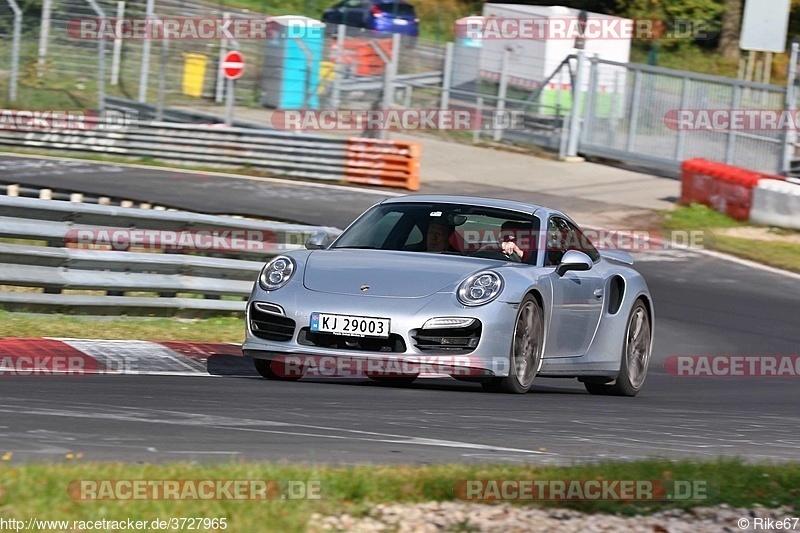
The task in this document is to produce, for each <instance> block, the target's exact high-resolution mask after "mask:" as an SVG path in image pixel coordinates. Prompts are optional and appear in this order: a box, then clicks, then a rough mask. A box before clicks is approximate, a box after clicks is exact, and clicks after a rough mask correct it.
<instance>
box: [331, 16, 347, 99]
mask: <svg viewBox="0 0 800 533" xmlns="http://www.w3.org/2000/svg"><path fill="white" fill-rule="evenodd" d="M346 40H347V26H345V25H344V24H339V25H338V26H337V27H336V55H334V56H333V87H332V88H331V104H330V105H331V107H332V108H334V109H339V104H340V103H341V98H342V97H341V89H340V87H339V83H341V82H340V80H339V77H340V76H341V70H340V67H341V64H342V55H343V54H344V43H345V41H346Z"/></svg>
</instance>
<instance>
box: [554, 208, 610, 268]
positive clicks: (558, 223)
mask: <svg viewBox="0 0 800 533" xmlns="http://www.w3.org/2000/svg"><path fill="white" fill-rule="evenodd" d="M568 250H578V251H580V252H583V253H585V254H586V255H588V256H589V258H591V260H592V261H597V260H598V259H600V253H599V252H598V251H597V249H596V248H595V247H594V246H593V245H592V243H591V242H589V239H588V238H586V236H585V235H584V234H583V233H582V232H581V230H580V229H578V227H577V226H575V225H574V224H572V223H571V222H568V221H566V220H564V219H563V218H561V217H550V220H548V221H547V253H546V254H545V266H556V265H558V264H559V263H560V262H561V258H562V257H563V256H564V253H565V252H567V251H568Z"/></svg>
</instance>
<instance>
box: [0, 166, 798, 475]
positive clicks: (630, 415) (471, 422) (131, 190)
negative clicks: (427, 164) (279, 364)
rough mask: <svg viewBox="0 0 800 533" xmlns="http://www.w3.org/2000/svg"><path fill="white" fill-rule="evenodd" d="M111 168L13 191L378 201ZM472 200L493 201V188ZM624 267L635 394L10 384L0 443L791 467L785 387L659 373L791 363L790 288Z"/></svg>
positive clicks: (152, 381)
mask: <svg viewBox="0 0 800 533" xmlns="http://www.w3.org/2000/svg"><path fill="white" fill-rule="evenodd" d="M10 159H14V160H15V161H25V160H20V159H19V158H3V157H0V167H1V166H2V165H3V164H5V163H7V162H8V160H10ZM15 164H18V163H15ZM81 165H93V164H91V163H85V164H81ZM103 166H109V165H103ZM117 169H118V170H114V171H104V172H88V171H86V169H82V168H75V166H72V164H70V165H57V164H54V165H52V166H51V167H42V166H40V167H35V165H33V164H32V165H31V166H30V168H29V173H28V174H26V172H25V171H24V170H22V169H19V168H18V169H17V171H16V172H14V179H15V181H17V182H18V183H26V184H35V185H40V186H45V185H48V186H52V187H54V188H59V189H70V188H72V189H73V190H77V191H81V192H86V193H96V194H106V195H113V196H117V197H126V198H132V199H135V198H136V191H141V190H148V191H150V192H152V191H157V192H158V194H159V195H160V196H161V197H162V198H170V199H171V200H170V201H168V200H167V199H164V200H162V202H163V203H164V204H166V205H171V206H175V207H179V206H182V207H185V208H189V209H196V210H207V211H210V212H214V211H216V212H226V213H234V212H236V213H239V214H252V215H261V216H265V215H272V216H275V217H278V218H285V219H287V220H299V221H305V222H310V223H320V224H330V225H337V226H340V227H341V226H343V225H345V224H346V223H347V222H349V220H350V219H352V217H353V216H355V215H356V214H358V213H360V212H361V211H362V210H363V208H364V207H365V206H367V205H370V204H371V203H374V202H375V201H377V200H378V199H380V197H381V193H378V194H374V193H366V192H360V191H359V190H356V189H330V188H325V189H321V188H320V189H314V188H312V187H309V186H304V185H285V184H279V185H276V184H271V183H269V182H258V183H254V182H250V181H246V180H235V179H231V180H228V181H227V182H226V181H225V179H224V178H211V177H208V176H203V175H197V176H193V175H191V174H173V175H170V173H168V172H162V171H155V170H153V171H144V172H143V171H138V170H133V169H122V170H119V167H117ZM53 172H58V173H59V174H53ZM29 174H30V175H29ZM5 179H8V178H5ZM256 189H257V190H258V191H259V193H258V194H257V195H256V194H255V193H253V191H254V190H256ZM210 190H212V191H213V194H210V193H209V191H210ZM423 192H431V191H423ZM470 192H472V193H475V194H480V193H481V191H480V190H472V191H470ZM483 192H484V194H487V195H494V196H497V195H498V194H492V192H495V193H496V192H497V191H496V189H495V188H492V189H491V192H490V189H489V188H487V189H486V190H485V191H483ZM124 193H127V194H124ZM139 194H141V193H139ZM516 195H517V197H520V196H521V195H520V194H519V192H516ZM531 196H532V197H533V195H531ZM532 197H531V198H528V199H529V200H530V199H533V198H532ZM537 198H539V200H538V201H544V200H542V199H541V197H539V196H537ZM142 200H143V201H148V200H149V201H155V200H156V199H154V198H142ZM172 200H174V201H172ZM178 201H180V202H181V203H180V205H178V204H177V203H176V202H178ZM562 201H564V200H563V199H562ZM232 206H236V209H235V210H231V207H232ZM565 209H566V208H565ZM636 267H637V268H638V269H639V270H640V271H641V272H642V273H643V274H644V276H645V278H646V279H647V281H648V283H649V285H650V289H651V291H652V294H653V298H654V301H655V306H656V327H655V344H654V352H653V359H652V360H651V365H650V371H649V375H648V378H647V384H646V385H645V388H644V391H643V392H642V393H641V394H640V395H639V396H637V397H636V398H613V397H596V396H590V395H588V394H587V393H585V392H584V389H583V387H582V386H581V385H579V384H578V383H577V382H576V381H573V380H555V379H539V380H537V382H536V384H535V386H534V389H533V391H532V392H531V393H529V394H527V395H525V396H510V395H498V394H488V393H484V392H482V390H481V389H480V387H479V386H477V385H473V384H467V383H461V382H457V381H453V380H447V379H426V380H418V381H417V382H416V383H415V384H413V385H411V386H409V387H404V388H400V387H391V386H386V385H380V384H374V383H372V382H370V381H366V380H357V379H350V380H332V379H311V380H303V381H301V382H299V383H279V382H268V381H265V380H261V379H257V378H253V377H236V376H221V377H220V376H215V377H200V376H194V377H188V376H187V377H182V376H136V375H127V376H95V377H81V378H75V377H46V378H45V377H40V378H22V377H19V378H9V379H3V380H2V386H0V413H2V414H0V448H2V449H8V450H14V451H15V457H17V458H20V459H22V460H47V459H50V458H53V459H55V458H61V457H63V454H65V453H70V452H81V453H83V454H84V457H85V459H88V460H122V461H142V460H144V461H165V460H188V459H203V460H217V459H219V460H225V459H231V458H248V459H269V460H291V461H297V460H299V461H303V460H307V461H313V462H332V463H343V464H353V463H365V462H368V463H432V462H446V461H484V462H486V461H490V462H495V461H512V462H537V463H571V462H574V461H587V460H602V459H628V458H638V457H648V456H665V457H676V458H677V457H698V458H700V457H702V458H713V457H717V456H729V457H730V456H740V457H744V458H747V459H748V460H762V459H763V460H788V459H794V460H796V459H798V451H797V450H798V449H800V410H798V408H797V405H798V399H800V392H798V383H799V382H798V376H794V377H780V378H777V377H772V378H770V377H761V378H698V377H675V376H671V375H669V374H668V373H667V372H666V371H665V370H664V362H665V360H666V359H667V358H668V357H670V356H673V355H749V356H781V355H794V356H796V355H800V349H798V347H800V327H799V326H800V278H799V277H792V276H787V275H782V274H777V273H773V272H769V271H765V270H761V269H754V268H751V267H748V266H745V265H742V264H739V263H736V262H732V261H728V260H724V259H720V258H718V257H714V256H711V255H708V254H705V253H701V252H698V251H676V250H666V251H661V252H652V253H648V254H647V255H639V256H637V264H636Z"/></svg>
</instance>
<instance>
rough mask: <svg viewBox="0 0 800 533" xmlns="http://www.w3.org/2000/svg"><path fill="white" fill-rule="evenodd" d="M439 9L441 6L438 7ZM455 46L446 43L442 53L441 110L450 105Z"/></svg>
mask: <svg viewBox="0 0 800 533" xmlns="http://www.w3.org/2000/svg"><path fill="white" fill-rule="evenodd" d="M439 8H440V9H441V6H439ZM454 48H455V44H453V43H447V46H446V48H445V51H444V71H443V72H442V101H441V104H439V107H440V108H441V109H447V107H448V106H449V105H450V84H451V83H452V80H453V50H454Z"/></svg>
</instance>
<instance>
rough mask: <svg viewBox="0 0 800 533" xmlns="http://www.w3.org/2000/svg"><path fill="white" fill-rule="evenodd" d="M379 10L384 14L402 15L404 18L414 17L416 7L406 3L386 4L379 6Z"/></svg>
mask: <svg viewBox="0 0 800 533" xmlns="http://www.w3.org/2000/svg"><path fill="white" fill-rule="evenodd" d="M378 9H380V10H381V11H383V12H384V13H390V14H392V15H400V16H404V17H411V16H414V6H412V5H411V4H406V3H405V2H385V3H380V4H378Z"/></svg>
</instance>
